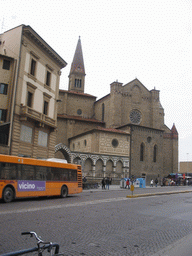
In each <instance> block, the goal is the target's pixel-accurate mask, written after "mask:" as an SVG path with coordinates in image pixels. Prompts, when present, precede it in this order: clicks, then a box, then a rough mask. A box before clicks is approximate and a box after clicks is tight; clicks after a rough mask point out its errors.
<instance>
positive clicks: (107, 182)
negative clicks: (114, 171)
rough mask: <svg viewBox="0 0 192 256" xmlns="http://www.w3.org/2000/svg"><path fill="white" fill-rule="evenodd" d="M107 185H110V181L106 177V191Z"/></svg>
mask: <svg viewBox="0 0 192 256" xmlns="http://www.w3.org/2000/svg"><path fill="white" fill-rule="evenodd" d="M109 183H110V180H109V177H107V179H106V189H109Z"/></svg>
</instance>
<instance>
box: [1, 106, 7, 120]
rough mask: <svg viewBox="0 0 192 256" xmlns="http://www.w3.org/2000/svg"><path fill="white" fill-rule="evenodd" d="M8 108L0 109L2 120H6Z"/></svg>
mask: <svg viewBox="0 0 192 256" xmlns="http://www.w3.org/2000/svg"><path fill="white" fill-rule="evenodd" d="M6 117H7V110H6V109H0V121H3V122H6Z"/></svg>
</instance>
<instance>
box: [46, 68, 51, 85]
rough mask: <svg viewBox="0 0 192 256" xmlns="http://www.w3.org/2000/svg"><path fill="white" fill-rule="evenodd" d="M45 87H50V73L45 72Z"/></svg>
mask: <svg viewBox="0 0 192 256" xmlns="http://www.w3.org/2000/svg"><path fill="white" fill-rule="evenodd" d="M46 85H48V86H50V85H51V73H50V72H49V71H47V75H46Z"/></svg>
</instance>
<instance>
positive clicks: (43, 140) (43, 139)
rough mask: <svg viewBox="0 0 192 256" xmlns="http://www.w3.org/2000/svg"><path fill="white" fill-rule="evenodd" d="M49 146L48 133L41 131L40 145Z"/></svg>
mask: <svg viewBox="0 0 192 256" xmlns="http://www.w3.org/2000/svg"><path fill="white" fill-rule="evenodd" d="M47 144H48V133H46V132H42V131H39V136H38V145H39V146H43V147H47Z"/></svg>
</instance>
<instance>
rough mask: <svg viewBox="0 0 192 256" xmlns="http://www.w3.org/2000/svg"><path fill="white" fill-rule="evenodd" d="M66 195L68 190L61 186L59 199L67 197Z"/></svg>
mask: <svg viewBox="0 0 192 256" xmlns="http://www.w3.org/2000/svg"><path fill="white" fill-rule="evenodd" d="M67 195H68V189H67V187H66V186H63V187H62V188H61V197H62V198H64V197H67Z"/></svg>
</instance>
